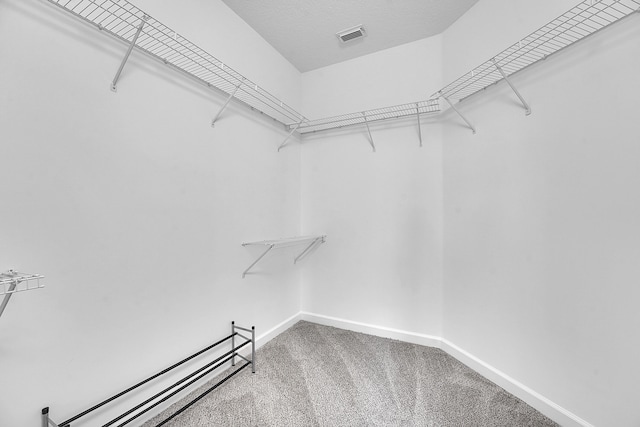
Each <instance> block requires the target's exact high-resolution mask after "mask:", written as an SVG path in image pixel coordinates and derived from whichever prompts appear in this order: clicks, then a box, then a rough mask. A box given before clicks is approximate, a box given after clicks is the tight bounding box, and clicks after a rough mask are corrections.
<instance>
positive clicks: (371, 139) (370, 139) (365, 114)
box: [362, 111, 376, 153]
mask: <svg viewBox="0 0 640 427" xmlns="http://www.w3.org/2000/svg"><path fill="white" fill-rule="evenodd" d="M362 117H364V124H365V125H367V132H368V133H369V144H371V148H373V152H374V153H375V152H376V145H375V144H374V143H373V136H371V129H369V121H368V120H367V113H365V112H364V111H363V112H362Z"/></svg>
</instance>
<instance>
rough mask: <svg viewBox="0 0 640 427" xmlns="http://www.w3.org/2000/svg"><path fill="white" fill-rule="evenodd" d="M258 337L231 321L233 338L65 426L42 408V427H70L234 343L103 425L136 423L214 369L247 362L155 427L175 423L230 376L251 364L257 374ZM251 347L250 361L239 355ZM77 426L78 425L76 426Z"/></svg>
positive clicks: (156, 376)
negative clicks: (180, 367)
mask: <svg viewBox="0 0 640 427" xmlns="http://www.w3.org/2000/svg"><path fill="white" fill-rule="evenodd" d="M238 330H240V331H245V332H248V333H250V334H251V338H249V337H246V336H244V335H242V334H241V333H240V332H238ZM255 336H256V334H255V326H252V327H251V329H247V328H243V327H240V326H236V324H235V322H231V335H229V336H227V337H225V338H223V339H221V340H220V341H217V342H215V343H213V344H211V345H209V346H207V347H205V348H203V349H201V350H199V351H197V352H195V353H193V354H192V355H190V356H187V357H186V358H184V359H182V360H181V361H179V362H177V363H174V364H173V365H171V366H169V367H168V368H165V369H163V370H162V371H160V372H158V373H156V374H154V375H151V376H150V377H148V378H146V379H144V380H142V381H140V382H139V383H137V384H135V385H133V386H131V387H129V388H127V389H125V390H123V391H121V392H120V393H117V394H115V395H113V396H111V397H109V398H108V399H105V400H103V401H102V402H100V403H98V404H96V405H94V406H92V407H90V408H89V409H86V410H84V411H82V412H80V413H79V414H77V415H74V416H73V417H71V418H69V419H68V420H66V421H63V422H62V423H59V424H56V423H55V422H53V421H52V420H51V419H50V418H49V407H46V408H43V409H42V427H49V426H52V427H71V423H74V422H75V421H77V420H79V419H80V418H82V417H84V416H85V415H87V414H89V413H91V412H93V411H95V410H97V409H100V408H102V407H104V406H106V405H108V404H110V403H112V402H114V401H116V400H118V399H119V398H121V397H122V396H124V395H126V394H127V393H129V392H131V391H133V390H135V389H137V388H139V387H141V386H143V385H146V384H149V383H151V382H152V381H153V380H156V379H158V378H160V377H162V376H163V375H164V374H166V373H167V372H169V371H172V370H173V369H175V368H177V367H178V366H181V365H183V364H185V363H187V362H189V361H191V360H193V359H195V358H197V357H199V356H201V355H203V354H205V353H207V352H209V351H211V350H214V349H216V348H218V347H219V346H220V345H222V344H224V343H226V342H227V341H231V350H229V351H228V352H226V353H224V354H223V355H221V356H219V357H217V358H215V359H214V360H211V361H209V362H207V363H206V364H204V365H203V366H201V367H200V368H198V369H196V370H195V371H193V372H191V373H190V374H188V375H187V376H185V377H183V378H182V379H180V380H178V381H176V382H174V383H173V384H171V385H170V386H169V387H166V388H165V389H163V390H162V391H160V392H158V393H155V394H154V395H153V396H151V397H149V398H147V399H145V400H144V401H143V402H141V403H139V404H137V405H135V406H133V407H132V408H131V409H129V410H127V411H125V412H123V413H122V414H120V415H118V416H117V417H115V418H113V419H112V420H110V421H109V422H107V423H105V424H103V425H102V427H109V426H117V427H121V426H125V425H127V424H129V423H131V422H132V421H134V420H136V419H137V418H139V417H141V416H142V415H144V414H146V413H147V412H149V411H150V410H151V409H153V408H155V407H156V406H158V405H160V404H162V403H164V402H166V401H167V400H169V399H170V398H172V397H173V396H175V395H176V394H178V393H180V392H181V391H183V390H185V389H186V388H188V387H189V386H191V385H193V384H194V383H196V382H197V381H199V380H201V379H203V378H205V377H206V376H208V375H209V374H212V373H213V372H214V371H215V370H217V369H218V368H220V367H221V366H223V365H224V364H225V363H228V362H231V366H235V365H236V357H239V358H241V359H243V360H244V361H245V362H246V363H244V364H242V365H240V366H239V367H238V368H237V369H235V370H233V371H231V372H230V373H229V374H227V375H225V376H224V378H222V379H220V380H218V381H217V382H216V383H215V384H214V385H212V386H211V387H209V388H207V389H206V390H205V391H204V392H202V393H201V394H199V395H198V396H197V397H196V398H194V399H193V400H191V401H190V402H189V403H187V404H186V405H184V406H183V407H181V408H180V409H179V410H177V411H176V412H175V413H173V414H171V416H169V417H167V418H166V419H164V420H162V421H161V422H160V423H158V424H156V427H159V426H162V425H165V424H166V423H168V422H169V421H170V420H172V419H173V418H175V417H177V416H178V415H180V414H181V413H183V412H184V411H186V410H187V409H188V408H189V407H191V406H192V405H193V404H195V403H196V402H198V401H199V400H201V399H202V398H203V397H205V396H206V395H207V394H209V393H211V392H212V391H213V390H215V389H216V388H218V387H219V386H220V385H222V384H223V383H225V382H226V381H227V380H229V379H230V378H231V377H233V376H234V375H236V374H237V373H239V372H240V371H242V370H243V369H244V368H246V367H247V366H249V365H251V371H252V372H253V373H255V372H256V366H255V357H256V353H255V347H256V346H255V343H256V338H255ZM236 337H240V338H242V339H244V342H243V343H241V344H240V345H238V346H236ZM249 344H251V359H248V358H246V357H244V356H242V355H241V354H239V353H238V350H240V349H242V348H244V347H245V346H247V345H249ZM74 425H75V424H74Z"/></svg>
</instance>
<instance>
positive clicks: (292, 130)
mask: <svg viewBox="0 0 640 427" xmlns="http://www.w3.org/2000/svg"><path fill="white" fill-rule="evenodd" d="M302 122H304V119H302V120H300V121H299V122H298V123H297V124H296V125H295V126H294V127H293V129H291V132H289V135H287V137H286V138H285V139H284V141H282V144H280V146H279V147H278V152H280V150H281V149H282V147H284V146H285V145H287V141H289V138H291V136H292V135H293V133H294V132H295V131H296V130H297V129H298V128H299V127H300V125H301V124H302Z"/></svg>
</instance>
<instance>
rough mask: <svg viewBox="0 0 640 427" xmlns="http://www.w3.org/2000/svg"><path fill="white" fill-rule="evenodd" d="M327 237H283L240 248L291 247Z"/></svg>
mask: <svg viewBox="0 0 640 427" xmlns="http://www.w3.org/2000/svg"><path fill="white" fill-rule="evenodd" d="M326 237H327V235H326V234H323V235H317V236H297V237H285V238H281V239H272V240H260V241H258V242H246V243H243V244H242V246H253V245H256V246H275V247H280V246H292V245H298V244H300V243H304V242H310V241H311V240H317V239H322V240H324V239H325V238H326Z"/></svg>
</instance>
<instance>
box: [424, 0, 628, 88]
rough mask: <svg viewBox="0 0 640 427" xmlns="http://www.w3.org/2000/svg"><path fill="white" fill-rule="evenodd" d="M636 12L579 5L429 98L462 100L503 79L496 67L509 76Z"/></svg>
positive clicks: (615, 1) (613, 4)
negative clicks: (442, 97)
mask: <svg viewBox="0 0 640 427" xmlns="http://www.w3.org/2000/svg"><path fill="white" fill-rule="evenodd" d="M639 10H640V0H585V1H582V2H581V3H579V4H578V5H577V6H575V7H573V8H572V9H570V10H569V11H567V12H565V13H564V14H562V15H560V16H559V17H557V18H556V19H554V20H553V21H551V22H549V23H548V24H546V25H544V26H543V27H541V28H539V29H538V30H536V31H534V32H533V33H531V34H529V35H528V36H526V37H525V38H523V39H522V40H520V41H518V42H517V43H514V44H513V45H511V46H509V47H508V48H507V49H505V50H503V51H502V52H500V53H499V54H497V55H496V56H495V57H493V58H491V59H489V60H487V61H485V62H484V63H482V64H481V65H479V66H477V67H476V68H474V69H473V70H471V72H469V73H467V74H465V75H463V76H461V77H459V78H458V79H456V80H455V81H453V82H451V83H449V84H448V85H446V86H445V87H444V88H442V89H441V90H440V91H438V92H436V93H434V94H433V95H432V97H437V96H444V97H447V98H453V99H458V100H463V99H465V98H467V97H469V96H471V95H473V94H475V93H476V92H478V91H480V90H482V89H485V88H487V87H488V86H491V85H492V84H494V83H497V82H498V81H500V80H502V79H503V76H502V74H501V73H500V71H499V70H498V68H497V67H496V65H498V66H499V67H500V68H501V69H502V71H504V73H505V74H506V75H507V76H509V75H511V74H514V73H516V72H518V71H520V70H523V69H524V68H526V67H528V66H530V65H532V64H534V63H535V62H538V61H540V60H542V59H546V58H547V57H548V56H549V55H552V54H554V53H556V52H559V51H560V50H562V49H564V48H565V47H567V46H569V45H571V44H573V43H575V42H577V41H579V40H581V39H583V38H585V37H587V36H589V35H591V34H594V33H595V32H597V31H599V30H601V29H603V28H605V27H607V26H609V25H610V24H613V23H614V22H617V21H619V20H620V19H622V18H625V17H627V16H629V15H631V14H633V13H634V12H638V11H639ZM494 61H495V62H494Z"/></svg>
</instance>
